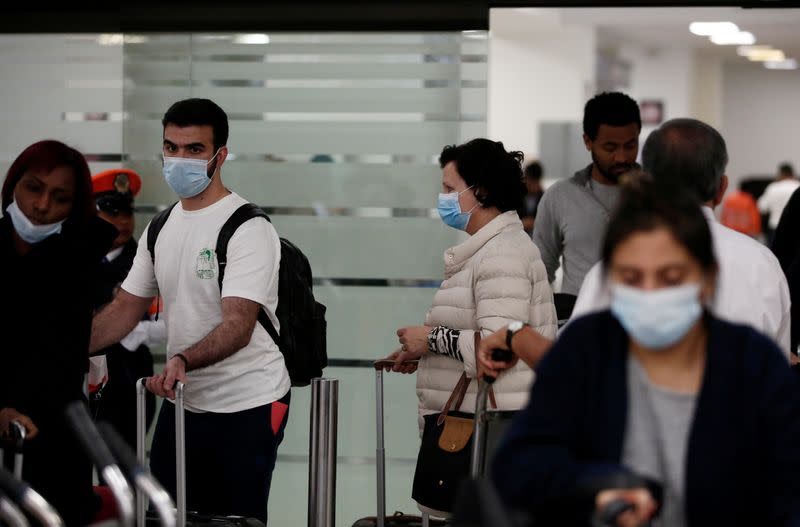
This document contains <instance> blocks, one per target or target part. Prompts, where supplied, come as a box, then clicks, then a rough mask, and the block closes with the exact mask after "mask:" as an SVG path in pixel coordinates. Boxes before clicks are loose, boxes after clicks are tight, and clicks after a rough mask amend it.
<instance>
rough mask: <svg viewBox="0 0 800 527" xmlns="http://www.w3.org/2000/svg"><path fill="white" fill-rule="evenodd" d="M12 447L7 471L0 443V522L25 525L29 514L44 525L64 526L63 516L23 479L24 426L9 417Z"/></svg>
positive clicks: (50, 526)
mask: <svg viewBox="0 0 800 527" xmlns="http://www.w3.org/2000/svg"><path fill="white" fill-rule="evenodd" d="M10 427H11V443H12V444H11V448H12V453H13V458H12V461H11V462H12V463H13V466H12V467H11V470H10V471H6V469H5V458H6V452H5V450H4V449H3V448H2V447H1V446H0V472H2V474H0V478H1V479H3V480H4V481H3V482H2V483H1V484H0V489H1V490H0V518H1V520H0V524H8V525H12V526H19V527H26V526H28V525H29V521H28V517H27V516H25V514H24V513H23V511H24V512H25V513H27V514H28V515H30V516H31V517H32V518H33V519H34V520H35V521H37V522H38V523H39V524H40V525H43V526H46V527H63V526H64V520H62V519H61V516H60V515H59V514H58V511H56V510H55V509H54V508H53V507H52V505H50V503H48V502H47V501H46V500H45V499H44V498H43V497H42V496H41V495H39V494H38V493H37V492H36V490H35V489H32V488H31V487H30V486H28V484H27V483H26V482H25V481H24V480H23V479H22V462H23V460H24V454H23V448H24V446H25V439H26V438H27V430H26V429H25V427H24V426H23V425H22V423H20V422H19V421H16V420H14V421H11V425H10Z"/></svg>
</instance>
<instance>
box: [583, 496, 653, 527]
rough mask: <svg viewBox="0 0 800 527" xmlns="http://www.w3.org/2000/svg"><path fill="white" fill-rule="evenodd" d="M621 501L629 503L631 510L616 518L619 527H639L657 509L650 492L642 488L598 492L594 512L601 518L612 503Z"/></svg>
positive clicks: (651, 516)
mask: <svg viewBox="0 0 800 527" xmlns="http://www.w3.org/2000/svg"><path fill="white" fill-rule="evenodd" d="M617 500H621V501H624V502H626V503H629V504H630V505H632V506H633V508H631V509H628V510H626V511H624V512H623V513H621V514H620V515H619V516H617V521H616V524H615V525H617V526H619V527H639V526H640V525H643V524H645V523H647V522H649V521H650V520H651V519H653V515H655V513H656V510H657V509H658V504H657V503H656V500H655V499H653V495H652V494H650V491H649V490H647V489H646V488H644V487H639V488H635V489H609V490H603V491H600V492H599V493H598V494H597V497H596V498H595V500H594V503H595V511H596V512H597V514H598V516H600V517H602V515H603V510H604V509H605V508H606V507H607V506H608V505H609V504H610V503H611V502H613V501H617Z"/></svg>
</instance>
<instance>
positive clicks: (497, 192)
mask: <svg viewBox="0 0 800 527" xmlns="http://www.w3.org/2000/svg"><path fill="white" fill-rule="evenodd" d="M523 157H524V156H523V154H522V152H516V151H515V152H507V151H506V149H505V147H504V146H503V143H501V142H499V141H490V140H489V139H482V138H481V139H473V140H472V141H469V142H468V143H464V144H463V145H458V146H456V145H449V146H446V147H444V149H443V150H442V153H441V155H440V156H439V165H440V166H441V167H442V168H444V167H445V165H447V164H448V163H450V162H451V161H453V162H455V165H456V170H458V174H459V175H460V176H461V178H462V179H463V180H464V182H466V184H467V185H468V186H474V188H475V197H476V198H477V199H478V202H479V203H480V204H481V205H483V206H484V207H497V208H498V209H500V210H501V211H503V212H506V211H509V210H519V209H520V208H521V207H522V204H523V202H524V200H525V194H526V192H527V190H526V188H525V183H524V182H523V181H522V159H523Z"/></svg>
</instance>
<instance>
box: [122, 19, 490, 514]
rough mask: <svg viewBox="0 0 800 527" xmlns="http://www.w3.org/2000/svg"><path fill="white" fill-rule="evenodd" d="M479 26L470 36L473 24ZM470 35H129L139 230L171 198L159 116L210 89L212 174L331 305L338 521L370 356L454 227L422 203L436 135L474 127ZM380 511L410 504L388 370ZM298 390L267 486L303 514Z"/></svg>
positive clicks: (419, 295)
mask: <svg viewBox="0 0 800 527" xmlns="http://www.w3.org/2000/svg"><path fill="white" fill-rule="evenodd" d="M475 37H477V38H475ZM485 37H486V35H485V34H483V33H474V32H470V33H468V34H462V33H460V32H456V33H391V34H370V33H358V34H344V33H342V34H337V33H326V34H282V33H275V34H273V33H270V34H269V35H240V34H191V35H190V34H144V35H126V38H125V44H124V45H123V54H124V88H123V92H124V98H123V100H124V103H123V106H124V109H125V119H124V122H123V145H124V152H125V155H126V163H127V165H129V166H130V167H132V168H135V169H136V170H138V171H139V172H140V173H142V174H143V175H144V178H145V184H144V187H143V191H142V194H141V196H140V198H139V204H140V205H141V206H142V211H141V212H140V214H139V215H138V218H139V222H138V223H139V226H140V229H142V228H143V227H144V225H145V223H146V221H147V220H148V219H149V217H150V216H151V215H152V213H153V212H154V211H155V210H157V209H158V208H160V207H163V206H165V205H167V204H168V203H170V202H171V201H172V200H173V199H174V197H173V195H172V194H171V193H170V192H169V189H168V188H167V187H166V185H165V184H164V182H163V178H162V177H161V175H160V170H161V166H160V160H159V152H160V149H161V141H162V136H161V132H162V128H161V122H160V120H161V117H162V115H163V113H164V111H165V110H166V109H167V107H168V106H169V105H170V104H172V103H173V102H175V101H177V100H179V99H182V98H185V97H190V96H191V97H208V98H211V99H213V100H214V101H216V102H217V103H218V104H219V105H220V106H222V108H223V109H225V111H226V112H227V113H228V115H229V117H230V128H231V132H230V139H229V141H228V148H229V150H230V153H231V155H230V157H229V160H228V161H227V162H226V164H225V166H224V168H223V180H224V181H225V182H226V183H227V184H228V185H229V187H230V188H232V189H234V190H236V191H237V192H239V193H240V194H242V195H243V196H245V197H246V198H247V199H249V200H251V201H253V202H255V203H257V204H259V205H261V206H263V207H264V208H265V209H266V210H267V211H268V212H269V214H270V215H271V217H272V219H273V223H274V224H275V226H276V228H277V229H278V231H279V232H280V234H281V235H282V236H285V237H286V238H289V239H290V240H292V241H293V242H295V243H296V244H297V245H298V246H299V247H300V248H301V249H302V250H303V251H304V252H305V253H306V254H307V255H308V257H309V260H310V262H311V266H312V268H313V271H314V275H315V283H316V284H317V285H316V294H317V296H318V298H319V300H320V301H321V302H323V303H325V304H326V305H327V306H328V309H329V311H328V322H329V332H328V351H329V356H330V358H331V362H332V366H331V367H330V368H329V369H328V370H327V371H326V374H327V375H328V376H331V377H336V378H338V379H340V409H339V415H340V420H339V455H340V460H339V480H338V484H339V488H338V491H337V497H338V500H337V508H336V509H337V523H338V524H339V525H349V524H351V523H352V522H353V520H354V519H355V518H357V517H361V516H366V515H369V514H374V510H375V502H374V496H375V490H374V488H375V480H374V476H373V471H374V457H375V438H374V429H375V428H374V427H375V416H374V371H373V370H372V369H371V368H370V367H369V361H371V360H374V359H377V358H380V357H383V356H386V355H387V354H388V353H390V352H391V351H393V350H394V349H395V347H396V336H395V331H396V330H397V328H398V327H401V326H404V325H412V324H420V323H422V321H423V318H424V316H425V311H426V310H427V308H428V307H429V305H430V302H431V298H432V296H433V293H434V291H435V288H436V287H437V286H438V284H439V283H440V281H441V279H442V265H443V261H442V252H443V251H444V249H446V248H447V247H448V246H451V245H453V244H455V243H457V242H458V241H459V240H461V239H462V236H463V234H460V233H458V232H456V231H454V230H452V229H449V228H447V227H445V226H444V225H442V223H441V221H440V220H439V219H438V216H436V214H435V210H434V209H433V207H435V202H436V193H437V192H438V191H439V187H440V177H441V174H440V171H439V167H438V164H437V157H438V154H439V152H440V151H441V149H442V147H443V146H444V145H447V144H453V143H459V142H463V141H466V140H468V139H471V138H474V137H480V136H484V135H485V133H486V129H485V115H486V66H487V65H486V56H487V41H486V40H485ZM386 382H387V388H386V390H387V391H386V394H387V396H386V404H387V419H386V425H387V428H386V430H387V432H386V433H387V456H388V457H389V458H390V461H389V468H390V470H392V471H393V476H392V477H391V478H390V479H391V482H390V484H389V486H388V494H389V495H388V498H387V499H388V502H389V510H392V511H393V510H395V509H398V508H399V509H403V510H406V511H413V510H414V506H413V504H412V501H411V498H410V494H411V476H412V475H413V468H414V459H415V456H416V452H417V449H418V446H419V438H418V432H417V421H416V407H417V401H416V394H415V389H414V377H413V376H406V377H401V376H397V375H388V376H387V381H386ZM309 395H310V394H309V390H308V389H295V390H294V391H293V395H292V409H291V418H290V422H289V427H288V429H287V433H286V439H285V441H284V443H283V446H282V447H281V450H280V460H279V464H278V467H277V470H276V473H275V478H274V481H273V486H272V494H271V500H270V519H271V523H274V524H276V525H302V524H304V523H305V521H306V497H307V495H306V494H307V489H306V485H307V462H308V461H307V454H308V426H309V423H308V419H309V417H308V415H309V413H308V412H309Z"/></svg>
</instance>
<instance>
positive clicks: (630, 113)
mask: <svg viewBox="0 0 800 527" xmlns="http://www.w3.org/2000/svg"><path fill="white" fill-rule="evenodd" d="M634 123H635V124H636V125H637V126H638V127H639V129H640V130H641V129H642V116H641V114H640V113H639V105H638V104H637V103H636V101H634V100H633V99H631V98H630V97H628V96H627V95H625V94H624V93H621V92H603V93H599V94H597V95H595V96H594V97H592V98H591V99H589V101H587V103H586V106H584V108H583V133H584V134H586V136H587V137H588V138H589V139H591V140H592V141H594V140H595V139H597V132H598V131H599V130H600V125H602V124H605V125H608V126H627V125H629V124H634Z"/></svg>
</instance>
